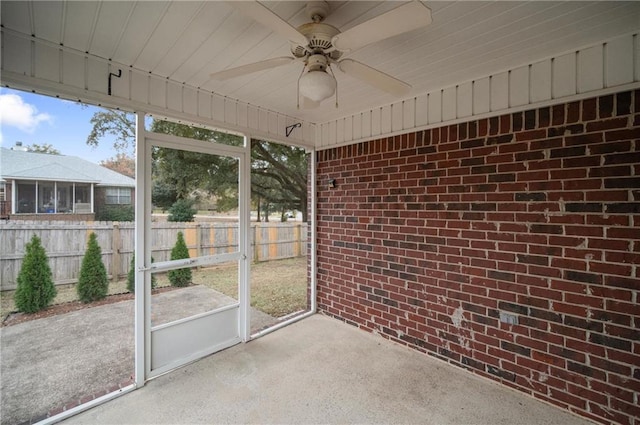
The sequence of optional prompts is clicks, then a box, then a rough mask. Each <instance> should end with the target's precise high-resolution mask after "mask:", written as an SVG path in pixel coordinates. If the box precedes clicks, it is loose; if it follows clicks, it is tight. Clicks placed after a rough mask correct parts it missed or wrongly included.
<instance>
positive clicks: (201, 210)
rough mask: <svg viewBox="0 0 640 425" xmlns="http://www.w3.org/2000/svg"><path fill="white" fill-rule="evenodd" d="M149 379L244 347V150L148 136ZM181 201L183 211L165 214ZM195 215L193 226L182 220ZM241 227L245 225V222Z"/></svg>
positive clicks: (176, 210) (162, 136)
mask: <svg viewBox="0 0 640 425" xmlns="http://www.w3.org/2000/svg"><path fill="white" fill-rule="evenodd" d="M145 144H146V164H147V169H149V172H148V175H150V176H151V184H147V185H145V189H144V190H145V191H146V192H150V193H148V194H146V198H147V199H150V200H151V199H153V200H154V204H161V205H162V206H158V205H153V208H152V214H150V215H151V220H150V225H149V224H147V226H149V228H148V234H149V235H148V236H147V238H146V243H145V250H144V251H145V259H146V260H147V261H146V262H145V267H144V282H145V293H146V294H147V299H148V302H147V303H146V304H147V305H146V308H145V311H146V315H145V316H146V317H145V323H146V326H145V328H146V329H147V331H146V341H147V343H146V344H145V345H146V346H147V350H146V362H145V363H146V365H147V367H146V371H147V373H146V376H147V377H148V378H151V377H154V376H157V375H159V374H162V373H165V372H167V371H169V370H171V369H174V368H176V367H179V366H181V365H184V364H186V363H188V362H191V361H194V360H196V359H199V358H201V357H203V356H206V355H209V354H211V353H214V352H216V351H219V350H222V349H224V348H227V347H229V346H231V345H234V344H237V343H239V342H241V341H242V340H243V339H246V337H244V336H243V335H245V332H244V329H245V328H246V322H247V320H246V317H247V312H246V307H245V305H246V304H247V303H246V302H245V300H244V298H245V297H244V294H246V289H245V288H246V284H245V282H246V273H248V266H247V264H246V262H247V259H246V258H247V257H246V252H247V247H246V230H245V229H246V226H247V225H248V223H247V222H246V221H248V214H247V210H246V209H247V205H246V204H247V203H246V201H244V199H245V191H246V189H247V185H246V182H245V181H243V178H242V175H243V174H244V172H243V170H244V167H245V166H246V165H245V161H246V158H245V149H244V147H236V146H224V145H219V144H216V143H212V142H203V141H199V140H192V139H184V138H179V137H175V136H168V135H163V134H157V133H147V134H146V143H145ZM176 199H182V200H183V201H184V202H182V208H178V209H170V210H169V209H167V206H168V205H170V204H173V205H175V200H176ZM189 210H192V212H193V211H194V210H195V211H196V214H195V216H194V220H193V221H175V219H179V220H181V219H182V220H186V219H187V218H184V217H183V216H182V215H181V214H187V216H188V215H189V214H190V212H189ZM245 220H246V221H245Z"/></svg>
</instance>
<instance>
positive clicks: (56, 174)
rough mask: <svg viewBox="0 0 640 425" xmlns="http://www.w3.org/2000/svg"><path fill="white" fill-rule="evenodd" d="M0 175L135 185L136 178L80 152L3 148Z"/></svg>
mask: <svg viewBox="0 0 640 425" xmlns="http://www.w3.org/2000/svg"><path fill="white" fill-rule="evenodd" d="M0 178H2V179H5V180H6V179H20V180H49V181H53V180H55V181H64V182H77V183H95V184H97V185H98V186H122V187H135V185H136V181H135V180H134V179H132V178H130V177H127V176H125V175H122V174H120V173H117V172H115V171H112V170H110V169H108V168H106V167H103V166H101V165H98V164H94V163H93V162H90V161H87V160H84V159H82V158H79V157H77V156H68V155H49V154H44V153H36V152H24V151H15V150H11V149H6V148H0Z"/></svg>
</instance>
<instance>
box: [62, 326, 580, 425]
mask: <svg viewBox="0 0 640 425" xmlns="http://www.w3.org/2000/svg"><path fill="white" fill-rule="evenodd" d="M64 423H65V424H67V425H71V424H87V423H91V424H125V423H126V424H143V423H147V424H151V423H153V424H185V423H190V424H195V423H207V424H210V423H241V424H247V423H255V424H258V423H259V424H268V423H279V424H316V423H323V424H346V423H367V424H369V423H385V424H399V423H405V424H409V423H415V424H438V425H443V424H492V425H495V424H509V425H514V424H527V425H532V424H563V425H585V424H588V423H590V422H588V421H586V420H583V419H581V418H579V417H576V416H573V415H572V414H570V413H568V412H566V411H563V410H561V409H559V408H556V407H554V406H550V405H548V404H545V403H543V402H540V401H538V400H535V399H534V398H532V397H529V396H527V395H524V394H521V393H518V392H516V391H513V390H511V389H509V388H506V387H503V386H500V385H498V384H496V383H494V382H492V381H489V380H485V379H482V378H480V377H477V376H474V375H471V374H470V373H468V372H466V371H464V370H462V369H459V368H456V367H453V366H450V365H448V364H446V363H443V362H441V361H439V360H436V359H433V358H430V357H428V356H426V355H424V354H421V353H418V352H416V351H414V350H410V349H408V348H406V347H403V346H399V345H397V344H394V343H392V342H389V341H387V340H385V339H383V338H381V337H378V336H375V335H371V334H368V333H365V332H364V331H361V330H358V329H356V328H354V327H352V326H349V325H346V324H344V323H342V322H339V321H337V320H335V319H331V318H328V317H325V316H322V315H315V316H312V317H310V318H307V319H304V320H302V321H301V322H297V323H295V324H293V325H290V326H288V327H286V328H283V329H281V330H278V331H276V332H274V333H271V334H268V335H266V336H264V337H262V338H259V339H257V340H255V341H252V342H250V343H248V344H240V345H236V346H234V347H232V348H229V349H227V350H225V351H223V352H220V353H217V354H214V355H212V356H209V357H207V358H205V359H202V360H200V361H198V362H195V363H193V364H191V365H188V366H186V367H183V368H181V369H178V370H176V371H174V372H171V373H169V374H166V375H163V376H161V377H159V378H156V379H154V380H152V381H150V382H148V383H147V385H145V386H144V387H143V388H141V389H138V390H136V391H133V392H132V393H129V394H126V395H124V396H122V397H119V398H117V399H115V400H112V401H110V402H108V403H105V404H103V405H101V406H97V407H95V408H93V409H91V410H89V411H87V412H84V413H82V414H80V415H78V416H75V417H73V418H70V419H68V420H67V421H65V422H64Z"/></svg>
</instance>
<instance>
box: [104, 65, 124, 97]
mask: <svg viewBox="0 0 640 425" xmlns="http://www.w3.org/2000/svg"><path fill="white" fill-rule="evenodd" d="M111 77H116V78H120V77H122V70H121V69H119V70H118V73H117V74H115V73H113V72H110V73H109V87H108V91H107V93H109V96H111Z"/></svg>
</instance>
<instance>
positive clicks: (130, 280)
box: [127, 254, 157, 294]
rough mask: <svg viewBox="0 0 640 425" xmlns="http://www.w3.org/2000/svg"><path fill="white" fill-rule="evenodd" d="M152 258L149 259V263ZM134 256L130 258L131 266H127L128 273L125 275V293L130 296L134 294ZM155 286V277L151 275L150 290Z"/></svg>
mask: <svg viewBox="0 0 640 425" xmlns="http://www.w3.org/2000/svg"><path fill="white" fill-rule="evenodd" d="M153 261H154V260H153V257H151V262H152V263H153ZM135 268H136V255H135V254H134V255H132V256H131V265H130V266H129V273H127V291H129V292H131V293H132V294H135V293H136V270H135ZM156 285H157V282H156V277H155V275H154V274H151V289H155V288H156Z"/></svg>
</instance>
